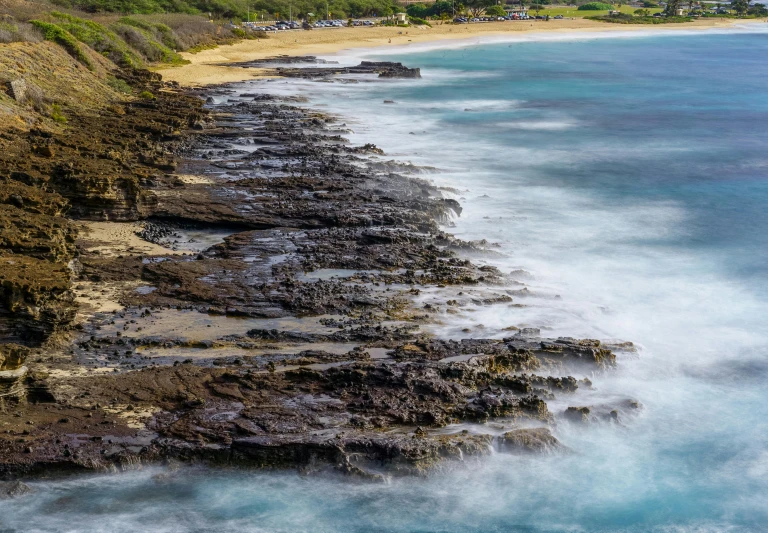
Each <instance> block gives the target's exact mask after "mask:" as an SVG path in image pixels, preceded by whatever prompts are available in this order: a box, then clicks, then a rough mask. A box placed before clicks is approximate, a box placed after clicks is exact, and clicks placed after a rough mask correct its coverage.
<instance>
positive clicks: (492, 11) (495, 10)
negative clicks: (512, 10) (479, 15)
mask: <svg viewBox="0 0 768 533" xmlns="http://www.w3.org/2000/svg"><path fill="white" fill-rule="evenodd" d="M485 14H486V15H488V16H489V17H503V16H505V15H506V14H507V12H506V11H504V8H503V7H501V6H500V5H498V4H496V5H494V6H491V7H489V8H486V10H485Z"/></svg>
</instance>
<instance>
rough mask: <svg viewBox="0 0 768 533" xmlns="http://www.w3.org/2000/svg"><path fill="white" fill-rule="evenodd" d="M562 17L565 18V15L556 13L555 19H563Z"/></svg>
mask: <svg viewBox="0 0 768 533" xmlns="http://www.w3.org/2000/svg"><path fill="white" fill-rule="evenodd" d="M561 18H563V16H562V15H555V19H557V20H559V19H561Z"/></svg>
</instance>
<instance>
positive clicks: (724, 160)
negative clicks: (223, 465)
mask: <svg viewBox="0 0 768 533" xmlns="http://www.w3.org/2000/svg"><path fill="white" fill-rule="evenodd" d="M559 39H560V40H557V41H545V40H536V39H535V38H533V39H531V38H529V39H528V40H526V41H525V42H494V43H481V44H477V45H472V46H464V47H455V48H452V49H424V50H420V49H418V48H415V49H413V50H393V51H392V52H391V53H388V54H387V55H386V56H384V55H383V54H382V53H381V52H377V53H376V54H371V55H370V57H372V58H376V59H395V60H401V61H403V62H405V63H406V64H408V65H410V66H420V67H422V71H423V76H424V78H423V79H422V80H420V81H417V82H414V81H386V82H379V81H376V82H368V81H363V80H361V81H360V83H350V84H344V85H338V84H333V85H330V84H320V83H311V82H299V83H296V82H290V83H287V82H274V83H269V84H264V85H263V87H267V88H268V89H270V90H274V91H287V92H294V93H301V94H306V95H309V96H310V97H311V98H312V99H313V102H315V105H317V106H318V107H319V108H321V109H325V110H330V111H334V112H337V113H339V114H341V115H343V116H345V117H347V125H348V127H350V128H352V129H353V130H354V132H355V133H354V134H352V136H351V137H352V139H353V140H354V141H364V142H369V141H373V142H375V143H377V144H378V145H379V146H381V147H382V148H384V149H385V150H386V151H387V153H388V154H389V155H391V156H392V157H398V158H402V159H407V160H411V161H413V162H415V163H421V164H428V165H433V166H435V167H438V168H439V169H440V171H439V172H436V173H433V174H429V175H426V176H425V177H427V178H429V179H432V180H434V181H435V182H436V183H437V184H439V185H444V186H446V187H449V188H451V191H453V192H449V193H447V194H452V195H453V196H454V197H456V198H457V199H460V201H461V202H462V204H463V205H464V206H465V211H464V213H463V214H462V216H461V217H460V218H457V219H456V220H455V221H454V227H453V228H451V231H453V232H455V233H456V234H458V235H459V236H461V237H464V238H488V239H489V240H492V241H495V242H498V243H500V248H499V249H500V250H501V251H502V252H503V253H504V256H503V257H500V258H495V259H493V260H491V259H488V260H487V261H488V262H489V263H492V264H494V265H496V266H498V267H500V268H502V269H504V270H506V271H511V270H514V269H518V268H523V269H525V270H527V271H529V272H530V273H531V274H532V275H533V280H532V281H529V282H528V283H529V285H530V288H531V290H532V292H533V293H534V296H533V297H531V298H527V299H525V301H524V303H525V304H526V307H524V308H507V307H503V308H498V307H495V308H487V307H486V308H483V307H478V308H477V309H474V310H473V311H474V312H473V313H465V314H464V315H460V316H457V317H446V323H445V324H444V325H442V326H441V327H440V329H439V331H438V332H439V333H441V334H443V335H447V336H450V337H454V338H461V337H464V336H466V335H467V334H466V333H463V332H462V331H461V329H463V328H465V327H467V326H468V325H474V324H479V323H482V324H483V325H484V326H485V330H483V332H482V333H480V334H479V335H489V334H499V333H498V332H499V330H500V329H501V328H502V327H506V326H508V325H515V324H523V323H524V324H528V325H532V326H539V327H544V328H547V330H546V331H547V334H550V333H551V334H552V335H561V334H565V335H571V336H586V337H593V338H600V339H608V338H616V339H622V340H631V341H635V342H636V343H638V344H639V345H640V347H641V349H640V352H639V354H637V355H636V356H630V355H623V356H621V358H620V369H619V370H618V371H617V372H616V374H615V375H612V376H603V377H598V378H595V379H594V381H595V384H596V390H594V391H582V392H580V393H579V395H578V396H577V398H575V399H572V400H569V401H568V402H566V403H563V404H562V405H561V404H558V403H555V404H553V406H552V409H553V411H555V412H557V410H558V409H564V408H565V406H566V405H568V404H569V403H570V404H571V405H573V404H580V405H599V404H601V403H605V404H610V403H611V402H615V401H618V400H621V399H624V398H628V397H630V398H635V399H638V400H639V401H640V402H641V403H642V404H643V405H644V409H643V410H642V412H641V414H640V415H639V416H637V417H636V418H634V419H630V420H626V421H624V424H623V425H621V426H616V425H611V426H595V427H589V428H575V427H570V426H568V425H566V424H559V425H558V427H557V429H556V434H557V436H558V437H559V438H560V440H561V441H563V442H564V443H565V444H566V445H568V446H569V447H570V448H572V449H573V450H574V452H575V453H574V454H572V455H567V456H561V457H542V458H536V459H530V458H522V459H521V458H516V457H509V456H500V455H499V456H494V457H492V458H491V459H490V460H487V461H484V462H481V463H472V464H470V465H468V466H467V467H459V468H457V469H455V470H453V471H449V472H444V473H441V474H439V475H436V476H435V477H433V478H430V479H427V480H421V479H404V480H393V481H392V482H391V483H390V484H387V485H367V484H357V483H350V482H349V481H348V480H342V479H334V478H319V479H318V478H314V477H301V476H297V475H294V474H267V473H253V472H249V473H246V472H234V471H214V472H211V471H197V470H193V471H188V472H183V473H181V474H180V475H179V476H177V477H176V478H174V479H172V480H171V481H167V482H158V481H156V480H155V479H154V478H153V477H152V476H153V474H154V472H153V471H142V472H136V473H130V474H124V475H121V476H100V477H88V478H77V479H71V480H67V481H60V482H51V483H38V484H36V485H35V486H36V488H37V489H38V490H37V492H36V494H35V495H33V496H31V497H29V498H25V499H22V500H16V501H14V502H12V503H5V502H0V526H2V528H5V529H2V528H0V531H137V530H139V531H169V532H171V531H173V532H177V531H178V532H182V531H183V532H197V531H201V532H202V531H286V532H289V531H348V532H358V531H359V532H363V531H366V532H367V531H397V532H400V531H403V532H405V531H409V532H410V531H413V532H417V531H418V532H422V531H423V532H438V531H439V532H449V531H450V532H453V531H475V532H495V531H499V532H502V531H503V532H517V531H519V532H550V531H579V532H581V531H630V532H642V531H670V532H688V531H691V532H693V531H696V532H705V531H706V532H708V531H713V532H714V531H738V532H740V531H765V530H768V422H767V421H768V391H767V389H766V387H765V383H766V380H767V379H768V349H767V347H768V328H767V327H766V323H765V319H766V316H768V314H767V313H766V311H768V290H767V288H768V283H767V281H768V261H766V259H768V257H766V256H767V254H768V246H767V245H768V214H766V212H767V211H766V207H768V126H767V124H768V83H766V81H767V80H768V33H764V32H763V31H760V30H751V32H750V33H747V32H742V31H731V32H723V33H720V34H691V35H674V36H660V35H652V34H649V35H645V36H638V35H634V36H632V37H631V38H616V37H613V38H598V36H596V35H595V36H589V35H588V36H581V37H580V38H579V39H567V38H565V37H562V36H561V37H559ZM358 56H359V54H358V55H356V56H354V57H352V56H350V57H346V58H342V60H345V61H349V62H355V61H357V60H358V59H359V57H358ZM253 89H254V87H253V86H252V85H248V86H247V87H244V90H246V91H248V92H253ZM384 100H394V101H396V102H397V103H396V104H394V105H392V104H384V103H383V102H384ZM555 295H558V296H560V298H557V299H556V298H554V296H555ZM424 298H425V299H429V298H430V296H429V295H425V296H424Z"/></svg>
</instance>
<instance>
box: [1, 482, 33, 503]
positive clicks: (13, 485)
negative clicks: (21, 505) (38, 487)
mask: <svg viewBox="0 0 768 533" xmlns="http://www.w3.org/2000/svg"><path fill="white" fill-rule="evenodd" d="M31 492H32V488H31V487H30V486H29V485H27V484H26V483H22V482H21V481H0V500H7V499H11V498H18V497H19V496H24V495H26V494H29V493H31Z"/></svg>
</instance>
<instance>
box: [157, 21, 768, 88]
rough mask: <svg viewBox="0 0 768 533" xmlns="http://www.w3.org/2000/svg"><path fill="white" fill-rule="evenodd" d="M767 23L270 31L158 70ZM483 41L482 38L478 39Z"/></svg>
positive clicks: (194, 83)
mask: <svg viewBox="0 0 768 533" xmlns="http://www.w3.org/2000/svg"><path fill="white" fill-rule="evenodd" d="M756 23H761V24H765V22H764V21H763V20H740V19H738V20H737V19H707V20H697V21H694V22H691V23H687V24H665V25H660V26H659V25H654V26H649V25H645V24H637V25H630V24H606V23H604V22H598V21H594V20H587V19H563V20H549V21H547V22H544V21H517V22H491V23H484V24H472V25H468V24H465V25H453V24H445V25H436V26H433V27H432V28H429V27H426V26H412V27H410V28H407V29H406V28H394V27H354V28H334V29H317V30H312V31H291V32H280V33H276V34H270V35H269V38H268V39H262V40H257V41H253V40H249V41H241V42H239V43H237V44H233V45H225V46H219V47H217V48H215V49H212V50H204V51H202V52H199V53H196V54H190V53H182V54H181V55H182V56H183V57H184V58H185V59H187V60H189V61H190V63H189V64H187V65H182V66H178V67H168V68H162V69H158V70H156V72H158V73H159V74H161V75H162V76H163V79H164V80H166V81H171V82H177V83H178V84H179V85H181V86H184V87H205V86H211V85H219V84H223V83H235V82H242V81H247V80H251V79H259V78H265V77H269V76H270V72H269V71H268V70H266V69H253V68H248V69H236V68H232V67H231V66H230V65H231V64H233V63H239V62H244V61H253V60H258V59H264V58H267V57H275V56H280V55H285V56H308V55H311V56H323V55H331V54H337V53H339V52H342V51H349V50H356V49H371V48H380V47H381V48H383V47H390V48H396V49H400V50H402V49H403V48H406V49H407V47H409V46H412V45H415V44H424V43H431V42H435V43H436V42H445V41H453V42H458V41H462V40H465V41H469V40H472V41H475V39H487V38H494V39H496V38H500V37H501V38H503V37H510V38H514V37H521V36H531V35H536V34H550V35H551V34H564V33H573V34H584V33H612V34H616V33H622V34H626V33H630V32H653V33H661V32H668V31H685V30H688V31H690V30H694V31H706V30H716V29H727V28H733V27H734V26H737V25H741V24H756ZM477 42H479V40H478V41H477Z"/></svg>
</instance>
